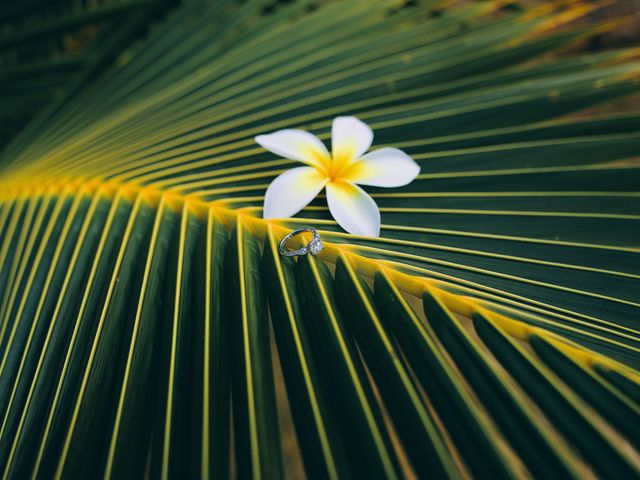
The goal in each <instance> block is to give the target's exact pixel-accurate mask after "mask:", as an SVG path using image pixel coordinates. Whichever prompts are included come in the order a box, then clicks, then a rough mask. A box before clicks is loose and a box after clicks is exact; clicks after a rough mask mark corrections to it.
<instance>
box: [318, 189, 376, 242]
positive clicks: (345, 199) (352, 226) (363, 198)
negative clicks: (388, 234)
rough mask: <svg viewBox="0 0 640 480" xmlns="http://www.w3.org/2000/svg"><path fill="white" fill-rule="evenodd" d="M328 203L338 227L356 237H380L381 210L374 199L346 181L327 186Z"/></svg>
mask: <svg viewBox="0 0 640 480" xmlns="http://www.w3.org/2000/svg"><path fill="white" fill-rule="evenodd" d="M327 203H328V204H329V210H330V211H331V215H333V218H335V219H336V222H338V225H340V226H341V227H342V228H344V229H345V230H346V231H347V232H349V233H353V234H355V235H365V236H369V237H377V236H378V235H380V210H378V206H377V205H376V202H374V201H373V198H371V197H370V196H369V194H368V193H367V192H365V191H364V190H362V189H361V188H360V187H358V186H357V185H354V184H352V183H349V182H345V181H344V180H340V181H337V182H331V183H328V184H327Z"/></svg>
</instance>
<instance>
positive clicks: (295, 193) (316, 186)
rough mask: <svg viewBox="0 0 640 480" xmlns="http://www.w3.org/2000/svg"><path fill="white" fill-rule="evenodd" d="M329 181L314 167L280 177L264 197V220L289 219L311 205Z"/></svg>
mask: <svg viewBox="0 0 640 480" xmlns="http://www.w3.org/2000/svg"><path fill="white" fill-rule="evenodd" d="M327 181H328V179H327V177H326V176H325V175H323V174H322V173H320V172H319V171H318V170H316V169H315V168H312V167H298V168H292V169H291V170H287V171H286V172H284V173H281V174H280V175H278V176H277V177H276V178H275V179H274V180H273V182H271V185H269V188H267V193H265V196H264V208H263V211H262V216H263V217H264V218H288V217H291V216H293V215H295V214H296V213H298V212H299V211H300V210H302V209H303V208H304V207H306V206H307V205H309V202H311V200H313V199H314V198H315V197H316V196H317V195H318V194H319V193H320V192H321V191H322V189H323V188H324V186H325V184H326V183H327Z"/></svg>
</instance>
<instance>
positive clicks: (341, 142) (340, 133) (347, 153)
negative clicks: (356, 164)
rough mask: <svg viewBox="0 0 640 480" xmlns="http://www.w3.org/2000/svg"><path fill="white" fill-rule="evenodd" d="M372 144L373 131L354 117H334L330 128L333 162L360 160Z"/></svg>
mask: <svg viewBox="0 0 640 480" xmlns="http://www.w3.org/2000/svg"><path fill="white" fill-rule="evenodd" d="M371 142H373V130H371V127H369V125H367V124H366V123H364V122H362V121H360V120H358V119H357V118H356V117H336V118H335V119H334V120H333V125H332V126H331V151H332V154H333V160H334V162H336V161H339V162H343V161H346V162H350V161H353V160H356V159H357V158H360V157H361V156H362V155H363V154H364V152H366V151H367V150H368V149H369V147H370V146H371Z"/></svg>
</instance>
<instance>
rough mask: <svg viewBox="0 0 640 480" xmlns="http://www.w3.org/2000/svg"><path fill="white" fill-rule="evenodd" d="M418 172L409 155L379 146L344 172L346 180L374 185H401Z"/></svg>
mask: <svg viewBox="0 0 640 480" xmlns="http://www.w3.org/2000/svg"><path fill="white" fill-rule="evenodd" d="M419 173H420V165H418V164H417V163H416V162H415V161H414V160H413V159H412V158H411V157H410V156H409V155H407V154H406V153H404V152H403V151H402V150H398V149H397V148H381V149H380V150H375V151H373V152H370V153H367V154H366V155H365V156H364V157H362V158H361V159H360V160H359V161H358V162H357V163H355V164H354V165H352V166H351V168H349V171H348V172H347V173H346V177H347V180H350V181H352V182H354V183H357V184H359V185H372V186H374V187H402V186H404V185H407V184H409V183H411V182H412V181H413V180H415V178H416V177H417V176H418V174H419Z"/></svg>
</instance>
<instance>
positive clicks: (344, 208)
mask: <svg viewBox="0 0 640 480" xmlns="http://www.w3.org/2000/svg"><path fill="white" fill-rule="evenodd" d="M255 140H256V142H257V143H258V144H259V145H261V146H262V147H264V148H266V149H267V150H269V151H270V152H272V153H275V154H276V155H280V156H281V157H285V158H288V159H290V160H297V161H298V162H302V163H304V164H305V165H306V166H304V167H297V168H292V169H291V170H287V171H286V172H284V173H282V174H281V175H279V176H278V177H276V178H275V179H274V180H273V182H271V185H269V188H268V189H267V193H266V194H265V198H264V208H263V217H264V218H288V217H291V216H293V215H295V214H296V213H298V212H299V211H300V210H302V209H303V208H304V207H306V206H307V205H308V204H309V203H310V202H311V200H313V199H314V198H315V197H316V196H317V195H318V194H319V193H320V192H321V191H322V189H324V188H326V189H327V203H328V204H329V210H330V211H331V215H333V218H335V220H336V222H338V224H339V225H340V226H341V227H342V228H344V229H345V230H346V231H347V232H349V233H353V234H356V235H366V236H370V237H377V236H378V235H379V234H380V210H378V206H377V205H376V202H375V201H374V200H373V198H371V197H370V196H369V194H367V193H366V192H365V191H364V190H363V189H362V188H360V187H359V186H358V185H371V186H375V187H402V186H404V185H407V184H408V183H410V182H412V181H413V180H414V179H415V178H416V177H417V176H418V173H420V167H419V166H418V164H417V163H416V162H414V161H413V159H412V158H411V157H410V156H409V155H407V154H406V153H404V152H403V151H402V150H398V149H397V148H380V149H378V150H374V151H372V152H370V153H367V154H366V155H365V154H364V153H365V152H366V151H367V150H368V149H369V147H370V146H371V142H372V141H373V131H372V130H371V128H370V127H369V126H368V125H367V124H366V123H364V122H362V121H360V120H358V119H357V118H356V117H337V118H335V119H334V120H333V125H332V127H331V147H332V148H331V153H329V151H328V150H327V148H326V147H325V146H324V144H323V143H322V142H321V141H320V139H319V138H318V137H316V136H315V135H313V134H311V133H309V132H305V131H304V130H295V129H287V130H278V131H277V132H274V133H270V134H268V135H258V136H257V137H256V138H255Z"/></svg>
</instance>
